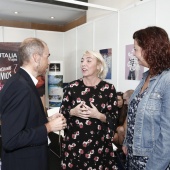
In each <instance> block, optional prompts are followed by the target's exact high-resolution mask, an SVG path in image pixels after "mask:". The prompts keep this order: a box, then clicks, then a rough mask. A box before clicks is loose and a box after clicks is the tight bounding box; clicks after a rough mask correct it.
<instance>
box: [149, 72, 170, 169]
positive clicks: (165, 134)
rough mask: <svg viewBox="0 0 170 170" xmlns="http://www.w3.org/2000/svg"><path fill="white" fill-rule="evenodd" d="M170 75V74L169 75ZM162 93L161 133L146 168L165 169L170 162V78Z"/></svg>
mask: <svg viewBox="0 0 170 170" xmlns="http://www.w3.org/2000/svg"><path fill="white" fill-rule="evenodd" d="M168 76H169V75H168ZM163 85H164V86H163V88H162V89H163V90H162V95H161V100H162V102H161V103H162V105H161V110H162V111H161V113H160V121H159V123H160V125H159V126H160V133H159V136H158V138H157V140H156V141H155V145H154V148H153V152H152V153H151V154H150V155H149V160H148V162H147V164H146V170H160V169H161V170H163V169H166V168H167V166H168V165H169V163H170V158H169V153H170V123H169V120H170V80H167V81H166V82H163Z"/></svg>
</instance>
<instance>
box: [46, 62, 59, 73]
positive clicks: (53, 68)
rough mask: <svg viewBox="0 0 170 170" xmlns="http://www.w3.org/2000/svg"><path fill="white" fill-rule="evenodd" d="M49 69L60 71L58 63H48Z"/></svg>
mask: <svg viewBox="0 0 170 170" xmlns="http://www.w3.org/2000/svg"><path fill="white" fill-rule="evenodd" d="M49 71H50V72H60V71H61V67H60V63H50V65H49Z"/></svg>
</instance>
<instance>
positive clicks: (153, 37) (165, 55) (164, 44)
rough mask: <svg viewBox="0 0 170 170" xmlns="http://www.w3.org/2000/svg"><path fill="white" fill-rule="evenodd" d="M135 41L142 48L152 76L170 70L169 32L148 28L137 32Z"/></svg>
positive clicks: (134, 35) (134, 36)
mask: <svg viewBox="0 0 170 170" xmlns="http://www.w3.org/2000/svg"><path fill="white" fill-rule="evenodd" d="M133 39H134V40H136V41H137V44H138V45H139V46H140V47H141V48H142V52H143V56H144V59H145V60H146V62H147V63H148V65H149V70H150V74H151V75H157V74H160V73H161V72H162V71H164V70H166V69H169V68H170V41H169V37H168V34H167V32H166V31H165V30H164V29H162V28H160V27H156V26H153V27H147V28H145V29H141V30H138V31H136V32H135V33H134V34H133Z"/></svg>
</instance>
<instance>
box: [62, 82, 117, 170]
mask: <svg viewBox="0 0 170 170" xmlns="http://www.w3.org/2000/svg"><path fill="white" fill-rule="evenodd" d="M81 101H85V102H86V105H88V106H90V107H91V105H90V102H92V103H93V104H94V105H95V107H97V109H98V111H99V112H101V113H103V114H105V115H106V123H104V122H101V121H100V120H98V119H94V118H89V119H81V118H79V117H75V116H70V114H69V112H70V110H71V109H72V108H74V107H76V106H77V105H78V104H79V103H80V102H81ZM116 104H117V103H116V90H115V88H114V86H113V85H112V84H110V83H107V82H105V81H100V83H99V84H98V85H96V86H94V87H87V86H85V85H84V83H83V80H82V79H79V80H76V81H73V82H71V83H70V84H69V85H68V86H67V87H66V88H65V89H64V96H63V101H62V104H61V108H60V110H61V112H62V113H63V115H64V116H65V117H66V119H67V129H66V130H65V138H64V140H63V143H62V169H76V170H81V169H82V170H112V169H113V170H117V165H116V162H115V158H114V152H113V148H112V141H113V135H114V131H115V129H116V122H117V118H118V111H117V106H116Z"/></svg>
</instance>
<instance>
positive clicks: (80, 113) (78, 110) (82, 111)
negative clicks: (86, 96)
mask: <svg viewBox="0 0 170 170" xmlns="http://www.w3.org/2000/svg"><path fill="white" fill-rule="evenodd" d="M84 105H85V102H83V101H82V102H81V103H80V104H79V105H77V106H76V107H75V108H73V109H71V110H70V115H71V116H76V117H80V118H82V119H88V118H89V113H88V112H87V111H88V109H87V108H86V107H85V106H84Z"/></svg>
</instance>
